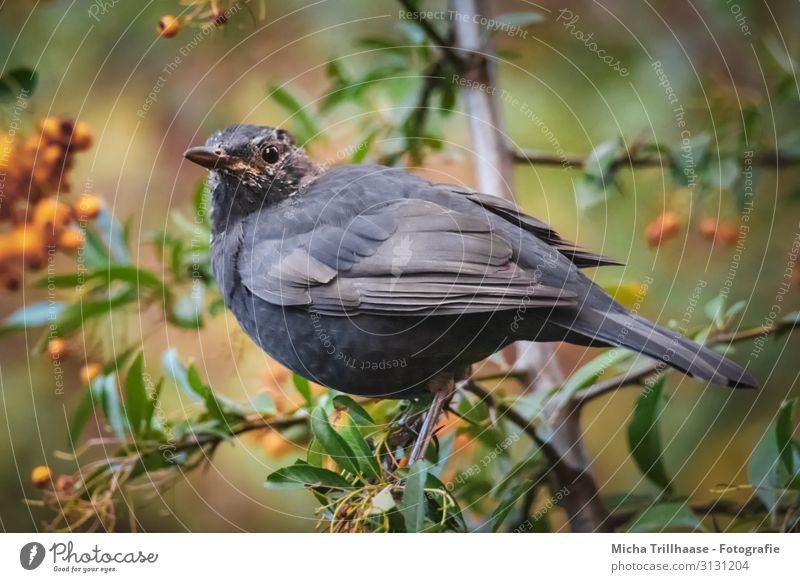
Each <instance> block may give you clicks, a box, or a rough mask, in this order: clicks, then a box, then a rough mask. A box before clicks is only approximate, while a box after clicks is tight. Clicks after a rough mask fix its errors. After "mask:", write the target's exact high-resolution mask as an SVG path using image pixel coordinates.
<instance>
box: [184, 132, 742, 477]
mask: <svg viewBox="0 0 800 582" xmlns="http://www.w3.org/2000/svg"><path fill="white" fill-rule="evenodd" d="M184 156H185V158H186V159H188V160H190V161H191V162H194V163H196V164H199V165H200V166H202V167H204V168H205V169H207V170H208V172H209V175H208V186H209V191H210V207H211V223H212V226H211V231H212V234H211V264H212V270H213V273H214V276H215V278H216V281H217V284H218V286H219V289H220V292H221V294H222V298H223V300H224V302H225V304H226V306H227V307H228V309H230V310H231V311H232V312H233V315H234V316H235V317H236V319H237V321H238V322H239V324H240V326H241V327H242V329H243V330H244V331H245V333H246V334H247V335H248V336H249V337H250V338H251V339H252V340H253V341H254V342H255V343H256V344H258V346H260V347H261V349H263V350H264V351H265V352H266V353H267V354H268V355H269V356H271V357H272V358H273V359H275V360H277V361H278V362H280V363H281V364H283V365H284V366H286V367H287V368H289V369H290V370H291V371H293V372H294V373H296V374H299V375H301V376H304V377H306V378H309V379H311V380H313V381H315V382H317V383H319V384H322V385H325V386H327V387H329V388H332V389H335V390H337V391H340V392H344V393H348V394H353V395H359V396H365V397H371V398H379V399H387V398H388V399H407V398H420V397H423V396H428V395H432V404H431V407H430V409H429V412H428V416H427V417H425V419H424V423H423V428H422V429H421V431H420V437H419V439H418V440H417V442H416V443H415V446H414V450H413V451H412V455H411V459H412V462H413V460H415V457H417V458H418V457H419V456H420V455H424V451H425V449H426V448H427V442H428V441H429V440H430V437H431V434H430V433H431V431H432V428H433V426H434V425H435V421H436V419H437V418H438V415H439V414H440V413H441V412H442V411H443V408H444V407H445V405H446V402H447V399H448V398H449V396H450V395H451V394H452V391H453V386H454V384H455V382H456V380H457V379H459V378H461V379H463V378H464V377H465V375H466V374H468V370H469V367H470V366H471V365H472V364H474V363H476V362H479V361H481V360H483V359H485V358H487V357H490V356H491V355H492V354H494V353H496V352H498V351H499V350H501V349H503V348H504V347H506V346H508V345H509V344H512V343H514V342H517V341H521V340H527V341H538V342H557V341H558V342H567V343H571V344H577V345H582V346H590V347H611V346H615V347H622V348H627V349H628V350H632V351H633V352H635V353H638V354H643V355H645V356H648V357H650V358H654V359H656V360H660V361H661V362H663V364H664V365H665V366H670V367H672V368H675V369H677V370H679V371H681V372H683V373H684V374H687V375H689V376H692V377H694V378H697V379H700V380H704V381H707V382H709V383H713V384H719V385H723V386H728V387H733V388H756V387H757V382H756V380H755V378H754V377H753V376H752V375H751V374H750V373H749V372H747V371H746V370H745V369H744V368H742V367H741V366H739V365H738V364H736V363H734V362H732V361H731V360H730V359H728V358H726V357H724V356H723V355H721V354H719V353H717V352H715V351H713V350H711V349H709V348H707V347H705V346H701V345H699V344H697V343H695V342H694V341H692V340H690V339H688V338H686V337H684V336H682V335H680V334H678V333H676V332H674V331H671V330H669V329H666V328H664V327H661V326H659V325H657V324H655V323H653V322H651V321H649V320H647V319H645V318H644V317H642V316H640V315H638V314H636V313H633V312H631V311H629V310H628V309H626V308H625V307H624V306H622V305H621V304H620V303H618V302H616V301H615V300H614V299H613V298H612V297H611V296H610V295H609V294H608V293H606V292H605V291H604V290H603V289H602V288H601V287H599V286H598V285H596V284H594V283H593V282H592V281H591V280H590V279H589V278H588V277H587V276H586V275H585V274H584V273H583V272H582V271H583V270H584V269H587V268H594V267H603V266H612V265H620V264H621V263H620V262H618V261H616V260H614V259H613V258H610V257H605V256H602V255H599V254H595V253H592V252H590V251H588V250H584V249H583V248H581V247H579V246H577V245H576V244H574V243H571V242H569V241H567V240H565V239H563V238H562V237H561V236H560V235H559V234H558V233H557V232H556V231H555V230H554V229H553V228H552V227H550V226H549V225H548V224H546V223H545V222H543V221H541V220H539V219H537V218H534V217H533V216H530V215H528V214H526V213H524V212H522V211H521V210H520V209H519V208H518V207H517V206H516V205H515V204H514V203H512V202H510V201H507V200H505V199H503V198H500V197H498V196H495V195H493V194H491V193H481V192H476V191H473V190H472V189H470V188H466V187H463V186H459V185H453V184H439V183H433V182H430V181H428V180H425V179H423V178H422V177H419V176H416V175H414V174H412V173H410V172H408V171H406V170H404V169H402V168H397V167H387V166H382V165H375V164H342V165H334V166H328V165H325V164H321V163H318V162H316V161H314V160H313V159H312V158H311V157H310V156H309V155H308V153H307V152H306V151H305V149H304V148H303V147H301V146H299V145H298V144H297V143H296V142H295V140H294V138H293V137H292V135H291V134H290V133H289V132H288V131H286V130H284V129H280V128H273V127H269V126H258V125H250V124H236V125H231V126H229V127H227V128H225V129H222V130H220V131H218V132H216V133H214V134H213V135H211V136H210V137H209V138H208V140H207V141H206V143H205V145H202V146H196V147H191V148H189V149H188V150H187V151H186V152H185V154H184Z"/></svg>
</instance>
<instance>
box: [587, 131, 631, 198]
mask: <svg viewBox="0 0 800 582" xmlns="http://www.w3.org/2000/svg"><path fill="white" fill-rule="evenodd" d="M624 146H625V144H624V143H623V141H622V140H621V139H620V138H614V139H610V140H608V141H604V142H602V143H600V144H598V145H597V147H595V148H594V149H593V150H592V151H591V153H590V154H589V155H588V156H587V158H586V161H585V162H584V163H583V172H584V174H585V175H587V176H589V177H590V178H592V180H594V181H595V182H596V183H598V184H600V185H602V186H606V187H608V186H609V185H610V184H611V182H613V181H614V162H616V160H618V159H619V158H620V157H621V156H622V155H623V154H624V153H625V147H624Z"/></svg>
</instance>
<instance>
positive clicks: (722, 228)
mask: <svg viewBox="0 0 800 582" xmlns="http://www.w3.org/2000/svg"><path fill="white" fill-rule="evenodd" d="M717 240H719V241H720V242H721V243H722V244H724V245H727V246H729V247H732V246H733V245H735V244H736V242H737V241H738V240H739V227H738V226H736V225H735V224H733V223H731V222H721V223H720V224H719V226H718V227H717Z"/></svg>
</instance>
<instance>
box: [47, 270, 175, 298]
mask: <svg viewBox="0 0 800 582" xmlns="http://www.w3.org/2000/svg"><path fill="white" fill-rule="evenodd" d="M117 282H120V283H130V284H131V285H133V286H134V287H136V288H148V289H153V290H155V291H157V292H159V293H167V290H166V288H165V287H164V283H163V281H161V279H159V278H158V276H156V275H155V274H154V273H152V272H151V271H147V270H145V269H140V268H138V267H135V266H133V265H109V266H108V267H104V268H101V269H98V270H95V271H91V272H89V273H68V274H65V275H56V276H53V277H49V276H48V277H42V278H41V279H39V280H38V281H36V283H34V285H35V286H36V287H40V288H44V287H54V288H56V289H74V288H75V287H78V286H80V285H86V284H88V283H98V284H102V285H109V284H111V283H117Z"/></svg>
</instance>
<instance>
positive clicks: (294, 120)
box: [270, 85, 320, 146]
mask: <svg viewBox="0 0 800 582" xmlns="http://www.w3.org/2000/svg"><path fill="white" fill-rule="evenodd" d="M270 97H272V98H273V99H274V100H275V102H276V103H277V104H278V105H280V106H281V107H283V108H284V109H285V110H286V112H287V113H288V114H289V115H290V117H289V119H288V121H289V122H290V123H291V124H292V127H293V129H294V132H293V133H294V135H295V137H296V138H297V141H298V142H299V143H300V145H303V146H305V145H306V144H307V143H308V142H310V141H311V140H312V139H316V138H317V137H319V135H320V130H319V127H318V126H317V122H316V121H315V120H314V118H313V117H312V115H311V114H310V113H309V110H308V109H307V108H305V107H303V105H302V104H301V103H300V101H298V100H297V98H295V96H294V95H292V94H291V93H290V92H289V90H288V89H286V88H285V87H279V86H277V85H273V86H272V87H271V88H270Z"/></svg>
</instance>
